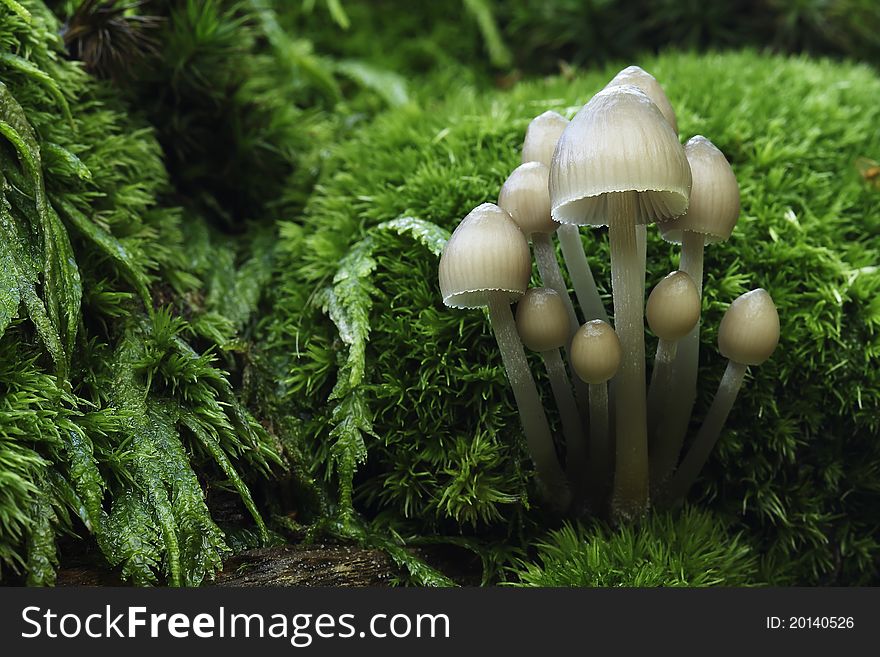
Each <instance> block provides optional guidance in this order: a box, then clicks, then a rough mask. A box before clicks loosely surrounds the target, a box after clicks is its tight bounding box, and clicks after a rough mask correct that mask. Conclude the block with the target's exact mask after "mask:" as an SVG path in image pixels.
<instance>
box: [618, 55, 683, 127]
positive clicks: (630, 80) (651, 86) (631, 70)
mask: <svg viewBox="0 0 880 657" xmlns="http://www.w3.org/2000/svg"><path fill="white" fill-rule="evenodd" d="M623 84H631V85H632V86H634V87H638V88H639V89H641V90H642V91H643V92H645V95H646V96H647V97H648V98H650V99H651V102H652V103H654V104H655V105H656V106H657V109H659V110H660V113H661V114H662V115H663V118H665V119H666V121H667V122H668V123H669V125H671V126H672V129H673V130H675V133H676V134H678V123H677V122H676V120H675V110H674V109H672V103H670V102H669V98H667V97H666V92H665V91H663V87H661V86H660V83H659V82H657V78H655V77H654V76H653V75H651V74H650V73H648V72H647V71H646V70H645V69H643V68H642V67H641V66H627V67H626V68H625V69H623V70H622V71H620V73H618V74H617V75H615V76H614V77H613V78H612V79H611V82H609V83H608V84H607V85H605V86H606V87H619V86H620V85H623Z"/></svg>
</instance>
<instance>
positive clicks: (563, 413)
mask: <svg viewBox="0 0 880 657" xmlns="http://www.w3.org/2000/svg"><path fill="white" fill-rule="evenodd" d="M541 358H543V359H544V365H545V366H546V368H547V377H548V378H549V379H550V387H551V388H552V389H553V397H554V398H555V399H556V407H557V408H558V409H559V416H560V419H561V420H562V433H563V434H564V435H565V446H566V449H567V452H566V459H565V471H566V473H567V474H568V479H569V481H570V482H571V483H572V485H573V487H574V490H573V491H572V492H573V493H574V494H575V496H576V497H580V493H581V491H582V489H583V481H584V474H585V472H586V468H587V446H586V440H585V436H584V428H583V424H581V418H580V415H579V414H578V408H577V404H576V403H575V400H574V395H573V394H572V392H571V381H570V380H569V378H568V374H567V373H566V371H565V363H563V362H562V356H560V355H559V349H548V350H547V351H542V352H541Z"/></svg>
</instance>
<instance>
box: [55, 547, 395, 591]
mask: <svg viewBox="0 0 880 657" xmlns="http://www.w3.org/2000/svg"><path fill="white" fill-rule="evenodd" d="M397 573H398V570H397V568H396V566H395V565H394V563H393V562H392V561H391V559H390V558H389V557H388V555H386V554H385V553H384V552H382V551H380V550H364V549H362V548H358V547H353V546H348V545H329V544H328V545H322V544H316V545H283V546H279V547H271V548H260V549H257V550H246V551H244V552H241V553H239V554H237V555H235V556H234V557H231V558H230V559H229V560H227V561H226V563H225V564H224V566H223V571H222V572H221V573H219V574H218V575H217V577H216V579H215V580H214V582H213V583H212V584H213V585H215V586H388V585H389V584H390V583H391V580H392V579H393V578H394V577H395V576H396V575H397ZM122 584H123V583H122V582H120V581H119V578H118V577H117V576H116V574H115V573H112V572H109V571H107V570H102V569H100V568H96V567H92V566H77V567H71V568H64V569H62V570H61V571H59V573H58V581H57V585H58V586H108V585H109V586H119V585H122ZM209 584H211V583H209Z"/></svg>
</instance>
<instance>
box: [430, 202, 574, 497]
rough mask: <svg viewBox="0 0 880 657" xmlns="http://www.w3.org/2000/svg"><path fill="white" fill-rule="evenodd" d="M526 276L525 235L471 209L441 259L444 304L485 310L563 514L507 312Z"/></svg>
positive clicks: (498, 215) (563, 486)
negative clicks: (487, 312)
mask: <svg viewBox="0 0 880 657" xmlns="http://www.w3.org/2000/svg"><path fill="white" fill-rule="evenodd" d="M530 274H531V261H530V259H529V244H528V242H527V241H526V238H525V236H524V235H523V234H522V231H520V229H519V228H517V226H516V224H515V223H514V222H513V220H512V219H511V218H510V215H509V214H507V212H505V211H504V210H502V209H501V208H499V207H498V206H497V205H493V204H491V203H484V204H482V205H480V206H478V207H476V208H474V209H473V210H471V212H470V213H469V214H468V215H467V216H466V217H465V218H464V219H463V220H462V222H461V223H460V224H459V225H458V227H457V228H456V229H455V231H454V232H453V233H452V236H451V237H450V238H449V241H448V242H447V243H446V246H445V247H444V249H443V253H442V254H441V256H440V271H439V278H440V291H441V294H442V295H443V303H445V304H446V305H447V306H449V307H452V308H478V307H481V306H488V308H489V319H490V321H491V323H492V329H493V330H494V332H495V339H496V341H497V342H498V348H499V350H500V351H501V358H502V360H503V362H504V367H505V370H506V372H507V378H508V380H509V381H510V385H511V388H512V389H513V394H514V397H515V399H516V404H517V408H518V409H519V415H520V420H521V422H522V426H523V433H525V436H526V441H527V443H528V447H529V453H530V454H531V456H532V460H533V461H534V463H535V468H536V470H537V472H538V477H539V479H540V480H541V482H542V483H543V484H544V485H545V486H546V489H547V492H548V495H549V498H550V501H551V502H552V503H554V504H555V506H556V507H557V508H558V509H560V510H562V509H565V508H567V506H568V503H569V493H568V485H567V482H566V480H565V474H564V473H563V472H562V468H561V467H560V465H559V460H558V458H557V456H556V449H555V447H554V444H553V437H552V435H551V434H550V426H549V424H548V423H547V416H546V415H545V413H544V407H543V406H542V405H541V398H540V396H539V395H538V389H537V387H536V386H535V380H534V378H533V377H532V373H531V371H530V370H529V366H528V362H527V361H526V355H525V352H524V351H523V347H522V343H521V342H520V339H519V335H518V334H517V331H516V324H515V322H514V320H513V314H512V313H511V312H510V303H511V302H512V301H514V300H516V299H518V298H519V297H521V296H522V295H523V294H524V293H525V291H526V288H527V287H528V284H529V276H530Z"/></svg>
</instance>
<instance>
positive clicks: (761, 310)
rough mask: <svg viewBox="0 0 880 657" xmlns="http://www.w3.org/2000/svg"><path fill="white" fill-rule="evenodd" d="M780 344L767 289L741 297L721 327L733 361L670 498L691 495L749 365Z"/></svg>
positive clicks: (721, 343)
mask: <svg viewBox="0 0 880 657" xmlns="http://www.w3.org/2000/svg"><path fill="white" fill-rule="evenodd" d="M778 343H779V314H778V313H777V311H776V305H775V304H774V303H773V299H771V298H770V295H769V294H767V291H766V290H762V289H760V288H759V289H757V290H752V291H751V292H746V293H745V294H743V295H742V296H739V297H737V298H736V299H735V300H734V302H733V303H732V304H730V307H729V308H728V309H727V312H726V313H725V314H724V317H723V318H722V319H721V325H720V326H719V327H718V349H719V351H721V354H722V355H723V356H726V357H727V358H729V359H730V360H728V362H727V369H726V370H725V371H724V376H723V377H722V378H721V383H720V384H719V385H718V392H716V393H715V399H713V400H712V406H710V407H709V412H708V413H706V419H705V420H703V426H701V427H700V431H699V433H698V434H697V437H696V438H694V442H693V444H692V445H691V448H690V450H689V451H688V453H687V456H685V458H684V460H683V461H682V462H681V466H679V468H678V471H677V472H676V473H675V476H674V477H673V478H672V481H671V483H670V486H669V494H670V497H671V498H672V499H673V500H675V499H680V498H683V497H685V496H686V495H687V493H688V491H689V490H690V487H691V486H692V485H693V483H694V481H696V479H697V475H699V473H700V470H702V469H703V466H704V465H705V463H706V461H707V460H708V458H709V454H710V453H711V451H712V448H713V447H714V446H715V443H716V442H717V441H718V437H719V436H720V435H721V428H722V427H723V426H724V422H725V420H727V416H728V415H729V414H730V409H731V408H733V403H734V401H736V396H737V393H739V389H740V388H741V387H742V382H743V377H744V376H745V373H746V370H747V369H748V367H749V365H752V366H757V365H761V364H762V363H764V362H765V361H766V360H767V359H768V358H770V355H771V354H772V353H773V351H774V350H775V349H776V345H777V344H778Z"/></svg>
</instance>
